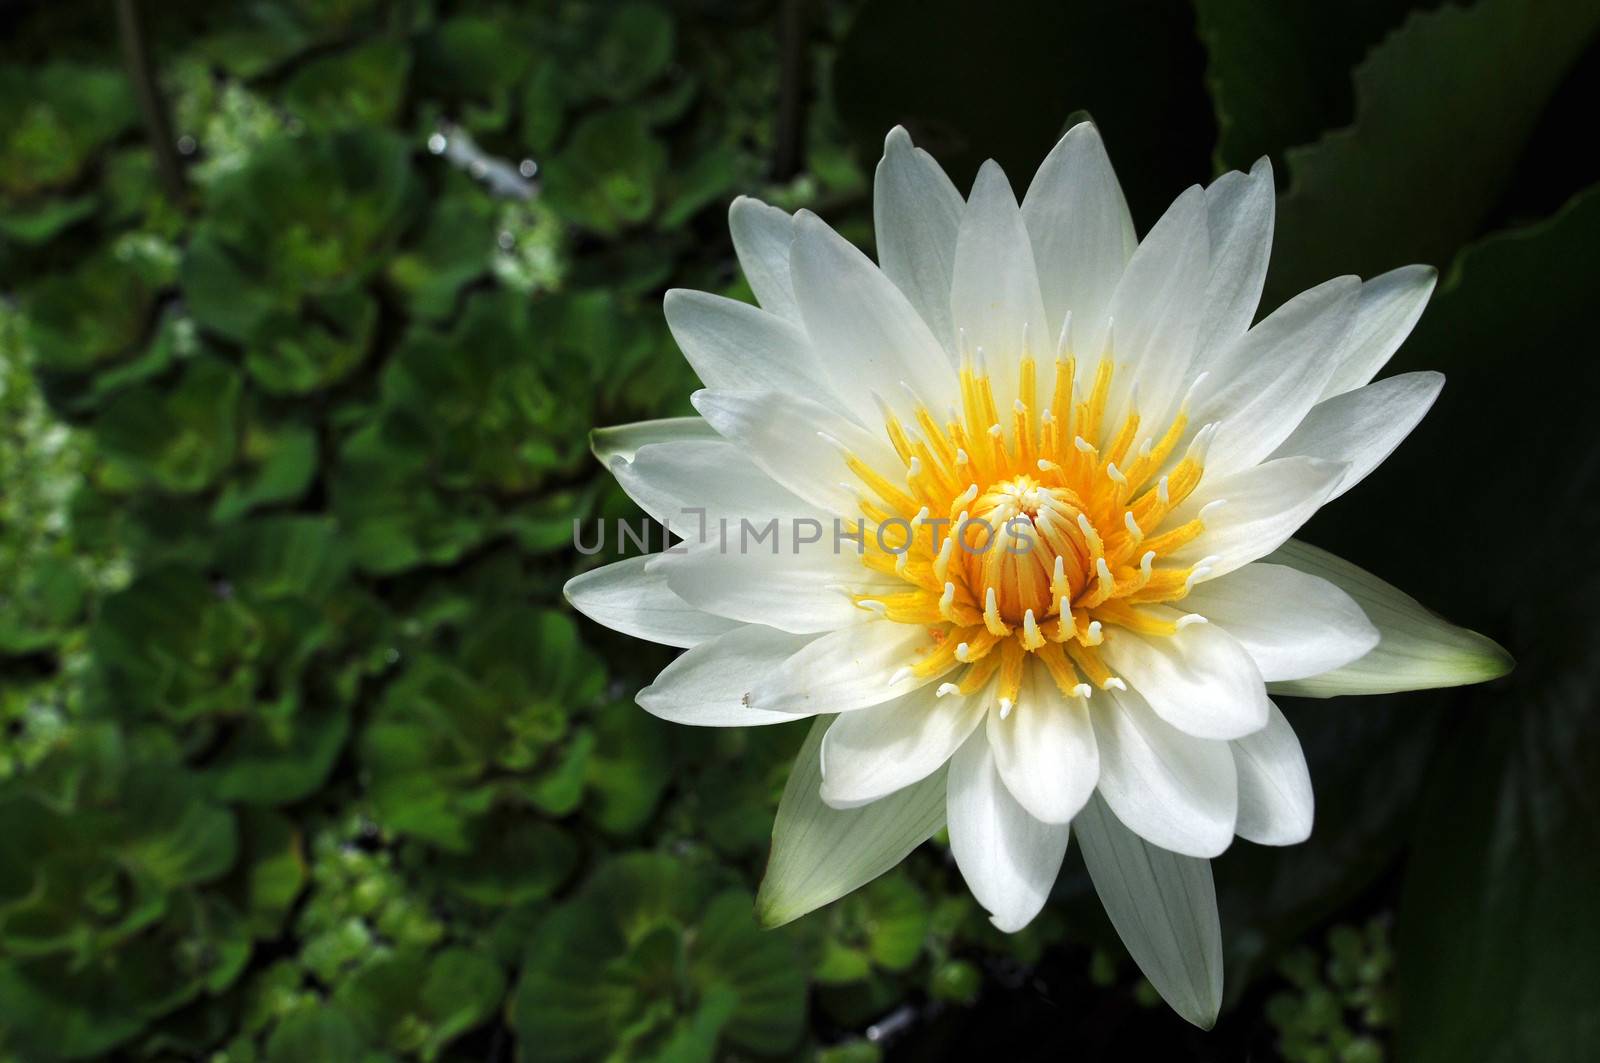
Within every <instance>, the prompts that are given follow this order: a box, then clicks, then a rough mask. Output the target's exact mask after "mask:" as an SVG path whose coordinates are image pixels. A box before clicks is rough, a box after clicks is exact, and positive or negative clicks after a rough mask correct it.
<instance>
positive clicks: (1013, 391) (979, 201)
mask: <svg viewBox="0 0 1600 1063" xmlns="http://www.w3.org/2000/svg"><path fill="white" fill-rule="evenodd" d="M950 311H951V314H952V316H953V317H954V320H955V323H956V328H958V329H960V330H962V331H963V332H964V333H965V342H966V345H967V352H975V351H976V350H977V349H978V348H980V347H981V348H983V350H984V355H985V361H986V364H987V367H988V371H989V377H990V380H991V381H992V382H993V384H994V392H995V398H996V400H998V402H999V404H1000V407H1001V408H1002V409H1005V408H1007V407H1009V406H1010V405H1011V403H1012V402H1013V401H1014V400H1015V399H1016V397H1017V366H1018V365H1019V364H1020V363H1021V361H1022V356H1023V353H1024V350H1025V349H1031V351H1032V353H1033V356H1034V360H1035V361H1036V362H1039V363H1042V364H1041V366H1040V368H1041V369H1043V370H1045V371H1046V373H1045V375H1046V376H1047V377H1048V378H1049V379H1047V380H1046V381H1045V384H1046V387H1045V389H1042V390H1043V394H1045V395H1049V394H1050V392H1049V390H1048V386H1049V383H1050V381H1052V380H1053V379H1054V366H1055V359H1054V350H1053V344H1054V342H1055V337H1053V336H1050V335H1049V334H1048V331H1047V330H1048V328H1049V326H1048V324H1047V322H1046V319H1045V312H1044V302H1043V300H1042V299H1040V297H1039V278H1038V275H1037V274H1036V273H1035V272H1034V266H1033V248H1032V247H1031V246H1030V245H1029V243H1028V230H1027V228H1026V227H1025V226H1024V225H1023V224H1022V211H1021V209H1020V208H1019V207H1018V206H1017V198H1016V196H1014V195H1013V194H1012V192H1011V185H1010V183H1009V182H1008V181H1007V180H1006V175H1005V173H1004V172H1003V171H1002V170H1001V169H1000V166H999V164H997V163H996V162H995V161H994V160H993V159H991V160H989V161H988V162H986V163H984V164H983V166H982V167H981V168H980V169H979V170H978V177H977V180H975V181H974V182H973V184H972V196H971V197H970V198H969V199H968V201H967V210H966V213H965V214H963V215H962V217H961V234H960V236H959V237H958V238H957V240H956V263H955V276H954V280H953V285H952V287H951V291H950Z"/></svg>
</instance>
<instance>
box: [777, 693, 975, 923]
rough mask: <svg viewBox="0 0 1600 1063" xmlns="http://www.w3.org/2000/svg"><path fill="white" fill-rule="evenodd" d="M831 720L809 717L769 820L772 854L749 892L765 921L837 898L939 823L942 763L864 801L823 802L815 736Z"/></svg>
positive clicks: (892, 863) (921, 839)
mask: <svg viewBox="0 0 1600 1063" xmlns="http://www.w3.org/2000/svg"><path fill="white" fill-rule="evenodd" d="M832 721H833V717H832V716H820V717H818V718H817V721H816V722H815V723H814V724H812V726H811V732H810V734H808V735H807V736H806V742H805V745H803V746H801V747H800V755H799V756H798V757H796V758H795V762H794V771H793V773H792V774H791V775H790V776H789V783H788V785H787V786H785V787H784V790H783V800H782V801H781V802H780V803H779V805H778V816H777V820H776V821H775V822H774V823H773V826H772V855H771V857H770V858H769V859H768V861H767V872H766V875H765V876H764V877H763V878H762V880H761V889H760V891H759V892H758V893H757V895H756V914H757V916H758V918H759V919H760V920H761V922H762V924H763V925H764V926H769V927H773V926H782V925H783V924H784V923H789V922H793V921H794V920H796V919H798V918H800V917H801V916H802V915H805V914H806V913H807V912H811V911H814V910H816V909H818V908H820V907H822V906H823V905H824V904H828V903H829V902H831V901H835V900H838V899H839V898H840V897H843V896H844V895H845V894H847V893H849V892H850V891H851V890H853V889H856V888H857V887H859V886H862V885H865V884H866V883H868V882H870V881H872V880H873V879H875V878H877V877H878V876H879V875H881V874H883V873H884V872H885V871H887V870H889V869H890V868H891V867H894V866H895V865H896V864H898V863H899V862H900V861H901V860H904V859H905V858H906V856H907V855H908V854H909V853H910V852H911V850H913V849H915V848H916V847H917V846H919V845H921V844H922V843H923V842H925V841H927V840H928V839H929V838H931V837H933V834H934V832H935V831H937V830H938V829H939V828H940V827H942V826H944V814H945V813H944V799H945V778H944V776H945V773H944V770H943V769H940V770H939V771H937V772H935V773H934V774H932V775H930V776H929V777H928V778H926V779H924V780H922V781H921V782H919V783H916V784H915V785H913V786H908V787H906V788H905V789H904V790H900V791H898V792H896V793H894V794H891V795H890V796H888V797H885V798H883V799H882V800H879V801H874V802H873V803H872V804H870V805H867V806H865V807H863V808H856V809H851V810H849V811H840V810H838V809H834V808H829V807H828V806H827V805H825V804H823V803H822V797H821V796H820V790H821V787H822V767H821V749H822V736H823V734H824V732H826V731H827V729H828V724H829V723H831V722H832Z"/></svg>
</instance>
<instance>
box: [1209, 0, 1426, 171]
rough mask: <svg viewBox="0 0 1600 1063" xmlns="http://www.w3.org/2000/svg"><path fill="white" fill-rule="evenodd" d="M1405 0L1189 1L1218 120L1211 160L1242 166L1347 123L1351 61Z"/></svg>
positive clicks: (1404, 8)
mask: <svg viewBox="0 0 1600 1063" xmlns="http://www.w3.org/2000/svg"><path fill="white" fill-rule="evenodd" d="M1414 6H1416V4H1415V0H1354V2H1352V3H1343V4H1340V5H1338V6H1337V7H1334V6H1332V5H1329V4H1320V3H1315V2H1313V0H1280V2H1279V3H1274V4H1271V5H1268V6H1263V5H1261V4H1258V3H1252V2H1250V0H1197V2H1196V4H1195V18H1196V21H1197V23H1198V27H1197V28H1198V31H1199V34H1200V38H1201V40H1202V41H1204V42H1205V46H1206V55H1207V60H1208V62H1207V78H1206V80H1207V81H1208V83H1209V84H1210V87H1211V99H1212V102H1213V103H1214V104H1215V106H1216V111H1217V125H1218V127H1219V131H1218V137H1217V148H1216V161H1217V168H1218V169H1219V170H1248V169H1249V168H1250V166H1251V164H1252V163H1254V162H1255V160H1257V159H1259V158H1260V157H1261V156H1263V155H1272V156H1275V157H1276V156H1278V155H1279V154H1280V153H1281V152H1282V151H1283V149H1284V148H1286V147H1290V146H1291V145H1295V144H1304V143H1306V142H1308V141H1310V140H1313V139H1315V137H1316V136H1317V134H1319V133H1321V132H1322V131H1323V130H1325V129H1328V128H1331V127H1333V126H1335V125H1343V124H1345V123H1347V122H1348V121H1349V120H1350V115H1351V112H1352V110H1353V108H1354V106H1355V100H1354V96H1355V93H1354V90H1353V87H1352V85H1351V83H1350V68H1351V67H1352V66H1354V65H1355V64H1356V63H1357V62H1358V61H1359V60H1360V59H1361V57H1362V56H1363V55H1364V54H1365V53H1366V51H1367V49H1369V48H1370V47H1371V46H1372V45H1373V44H1374V43H1375V42H1377V41H1378V40H1379V38H1381V37H1382V36H1383V35H1384V34H1385V33H1387V32H1388V31H1389V30H1391V29H1393V28H1394V27H1395V26H1396V25H1397V24H1398V23H1399V22H1400V20H1401V19H1402V18H1404V17H1405V15H1406V13H1407V12H1408V11H1409V10H1411V9H1412V8H1413V7H1414ZM1269 86H1270V88H1269V89H1267V90H1266V91H1263V90H1264V88H1266V87H1269Z"/></svg>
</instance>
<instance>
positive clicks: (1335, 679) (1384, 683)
mask: <svg viewBox="0 0 1600 1063" xmlns="http://www.w3.org/2000/svg"><path fill="white" fill-rule="evenodd" d="M1267 560H1269V561H1271V562H1273V563H1275V564H1280V565H1288V566H1290V567H1292V568H1297V569H1299V570H1300V571H1302V572H1309V573H1311V574H1312V575H1314V576H1320V577H1321V578H1323V579H1325V580H1327V581H1328V582H1330V583H1332V584H1334V585H1335V586H1337V587H1338V588H1339V589H1340V590H1342V591H1344V592H1345V593H1346V594H1348V595H1350V597H1352V598H1354V599H1355V600H1356V602H1357V604H1359V605H1360V606H1361V609H1362V611H1363V612H1365V613H1366V614H1367V619H1369V620H1371V621H1372V623H1373V624H1374V625H1375V626H1376V627H1377V629H1378V636H1379V638H1378V645H1377V646H1376V647H1375V648H1373V649H1372V650H1371V651H1370V652H1368V653H1366V654H1365V655H1363V656H1362V657H1359V658H1357V659H1356V660H1354V661H1351V662H1350V663H1349V664H1346V665H1342V666H1341V667H1338V668H1335V669H1333V670H1332V671H1329V672H1323V673H1322V674H1320V675H1315V676H1308V677H1306V678H1304V679H1295V680H1291V681H1289V682H1282V683H1274V684H1272V686H1271V688H1270V689H1271V690H1272V691H1273V692H1274V693H1282V694H1295V695H1299V696H1301V697H1308V698H1331V697H1335V696H1337V695H1340V694H1388V693H1393V692H1395V691H1400V690H1428V689H1431V688H1434V687H1453V686H1462V685H1464V684H1467V683H1482V682H1485V681H1487V680H1490V679H1496V678H1499V677H1500V676H1503V675H1505V674H1506V673H1507V672H1509V671H1511V669H1512V667H1513V666H1514V663H1515V662H1513V660H1512V658H1511V655H1510V654H1509V653H1507V652H1506V651H1505V650H1504V649H1503V648H1501V647H1500V645H1499V644H1497V643H1496V642H1495V641H1494V640H1493V639H1490V638H1486V637H1485V636H1483V635H1480V634H1478V633H1477V632H1476V631H1469V630H1467V629H1466V628H1464V627H1457V626H1456V625H1455V624H1452V623H1450V622H1449V621H1447V620H1444V619H1442V618H1440V617H1438V616H1435V615H1434V614H1433V613H1431V612H1429V611H1428V610H1427V609H1426V608H1425V607H1424V606H1423V605H1422V604H1421V603H1419V602H1418V601H1417V600H1416V599H1415V598H1413V597H1411V596H1410V595H1408V594H1406V593H1405V592H1404V591H1401V590H1400V589H1399V588H1397V587H1394V586H1392V585H1391V584H1388V583H1385V582H1384V581H1383V580H1381V579H1379V578H1378V577H1377V576H1374V575H1372V573H1370V572H1367V571H1365V570H1364V569H1362V568H1360V567H1358V566H1356V565H1352V564H1351V563H1350V562H1348V561H1345V560H1343V559H1341V558H1338V557H1335V556H1334V555H1332V554H1330V553H1328V552H1327V551H1326V550H1319V549H1317V548H1316V547H1314V546H1312V545H1310V544H1309V543H1303V542H1299V541H1290V542H1287V543H1284V544H1283V545H1282V546H1280V547H1279V548H1278V549H1277V551H1276V552H1275V553H1273V554H1272V555H1271V556H1270V557H1269V558H1268V559H1267Z"/></svg>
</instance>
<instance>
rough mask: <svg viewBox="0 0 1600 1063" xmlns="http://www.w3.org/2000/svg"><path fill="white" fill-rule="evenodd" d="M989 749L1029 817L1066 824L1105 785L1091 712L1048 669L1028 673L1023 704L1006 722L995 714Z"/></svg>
mask: <svg viewBox="0 0 1600 1063" xmlns="http://www.w3.org/2000/svg"><path fill="white" fill-rule="evenodd" d="M986 727H987V732H988V738H989V747H990V748H991V749H993V750H994V760H995V766H996V767H997V768H998V769H999V771H1000V778H1001V779H1003V780H1004V781H1005V784H1006V789H1008V790H1010V791H1011V796H1013V797H1015V798H1016V799H1017V801H1018V802H1020V803H1021V805H1022V807H1023V808H1025V809H1027V810H1028V814H1029V815H1031V816H1033V817H1034V818H1035V819H1039V820H1043V821H1044V822H1046V823H1066V822H1068V821H1070V820H1071V819H1072V817H1073V816H1075V815H1077V814H1078V810H1079V809H1081V808H1082V807H1083V804H1084V802H1085V801H1087V800H1089V795H1090V794H1092V793H1094V787H1095V784H1096V783H1097V782H1099V780H1100V754H1099V751H1098V750H1097V749H1096V747H1095V741H1094V728H1093V727H1092V726H1091V725H1090V723H1089V706H1088V705H1087V704H1086V703H1085V702H1084V700H1083V699H1082V698H1069V697H1067V696H1066V695H1065V694H1063V693H1061V690H1060V688H1058V687H1057V686H1056V684H1055V681H1054V680H1052V679H1051V678H1050V676H1049V674H1048V673H1045V672H1044V669H1042V668H1039V667H1037V666H1035V667H1031V668H1029V669H1028V671H1027V674H1026V675H1025V676H1024V678H1023V685H1022V691H1021V694H1020V696H1019V697H1018V699H1017V704H1016V706H1015V707H1014V708H1012V710H1011V712H1010V713H1008V714H1007V715H1006V716H1005V718H1004V719H1002V718H1001V716H1000V713H998V712H990V713H989V719H988V722H987V724H986Z"/></svg>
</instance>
